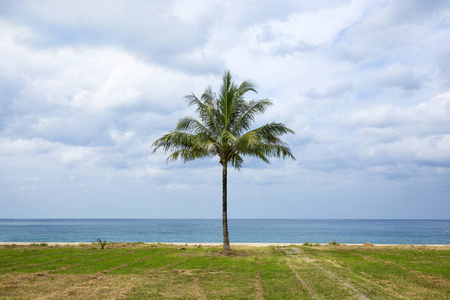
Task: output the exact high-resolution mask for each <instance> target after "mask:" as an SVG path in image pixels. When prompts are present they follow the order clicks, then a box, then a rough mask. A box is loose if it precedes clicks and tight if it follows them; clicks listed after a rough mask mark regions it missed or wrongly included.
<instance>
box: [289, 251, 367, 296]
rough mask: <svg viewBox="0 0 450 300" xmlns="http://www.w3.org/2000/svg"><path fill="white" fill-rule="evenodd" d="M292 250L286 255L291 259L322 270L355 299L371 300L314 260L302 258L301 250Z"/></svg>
mask: <svg viewBox="0 0 450 300" xmlns="http://www.w3.org/2000/svg"><path fill="white" fill-rule="evenodd" d="M290 249H292V250H291V251H285V253H288V255H289V256H290V257H293V258H294V259H301V260H302V261H304V262H306V263H309V264H311V265H313V266H314V267H315V268H317V269H319V270H321V271H322V272H323V273H324V274H325V275H326V276H327V277H328V278H330V279H331V280H333V281H334V282H338V283H340V284H341V285H343V286H344V287H345V288H346V289H347V290H348V291H349V292H350V293H351V294H352V295H353V296H355V297H357V298H359V299H364V300H368V299H369V298H368V297H367V296H366V295H365V294H363V293H362V292H360V291H359V290H358V289H356V288H355V287H354V286H353V285H351V284H350V283H349V282H347V281H346V280H344V279H342V278H341V277H339V276H337V275H336V274H334V273H333V272H331V271H329V270H327V269H325V268H323V267H322V266H320V265H319V264H317V263H315V261H314V260H312V259H310V258H308V257H301V256H299V254H300V253H302V251H301V250H300V249H298V248H295V247H293V248H290ZM290 268H291V269H292V270H293V267H292V266H290Z"/></svg>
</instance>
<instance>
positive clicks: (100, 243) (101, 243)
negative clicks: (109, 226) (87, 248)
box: [97, 239, 108, 250]
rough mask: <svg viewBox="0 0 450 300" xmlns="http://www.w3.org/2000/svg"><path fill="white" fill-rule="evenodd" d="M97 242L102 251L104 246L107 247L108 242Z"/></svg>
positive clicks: (99, 240)
mask: <svg viewBox="0 0 450 300" xmlns="http://www.w3.org/2000/svg"><path fill="white" fill-rule="evenodd" d="M97 242H98V244H99V245H100V248H101V249H102V250H103V249H105V246H106V245H108V242H107V241H106V240H105V241H102V240H101V239H97Z"/></svg>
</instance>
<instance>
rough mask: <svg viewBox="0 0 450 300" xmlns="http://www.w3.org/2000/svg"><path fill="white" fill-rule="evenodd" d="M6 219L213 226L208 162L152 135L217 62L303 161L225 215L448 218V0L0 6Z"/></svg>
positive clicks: (1, 177)
mask: <svg viewBox="0 0 450 300" xmlns="http://www.w3.org/2000/svg"><path fill="white" fill-rule="evenodd" d="M0 53H1V54H0V70H1V72H0V218H221V216H222V215H221V210H222V207H221V201H222V187H221V184H222V178H221V176H222V173H221V165H220V164H219V160H218V158H206V159H201V160H196V161H193V162H189V163H186V164H184V163H183V162H181V161H180V162H172V163H167V162H166V157H167V154H164V153H163V152H161V151H158V152H156V153H154V154H152V153H151V152H152V143H153V142H154V141H155V140H156V139H157V138H159V137H161V136H162V135H163V134H165V133H168V132H169V131H171V130H173V129H174V128H175V125H176V123H177V121H178V120H179V119H180V118H182V117H184V116H195V111H194V110H193V108H191V107H187V106H186V102H185V100H184V99H183V97H184V96H185V95H187V94H190V93H194V94H196V95H201V94H202V92H203V91H204V90H205V89H206V88H207V87H208V86H211V87H212V89H213V90H216V91H218V89H219V87H220V83H221V77H222V75H223V73H224V72H225V70H230V72H231V73H232V74H233V76H234V77H233V78H234V80H235V82H236V83H238V84H239V83H240V82H242V81H244V80H248V79H251V80H252V81H253V82H254V83H256V85H257V91H258V93H257V94H254V93H253V94H248V97H249V99H265V98H268V99H271V100H272V101H273V102H274V105H273V106H272V107H271V108H269V109H268V110H267V111H266V113H265V114H264V115H262V116H260V117H259V118H258V119H257V120H256V122H255V127H256V126H260V125H263V124H265V123H269V122H272V121H276V122H281V123H284V124H286V126H288V127H289V128H291V129H292V130H294V131H295V135H286V136H284V140H285V141H286V142H287V143H288V144H289V145H290V147H291V149H292V152H293V154H294V156H295V157H296V160H295V161H294V160H280V159H276V158H273V159H271V164H266V163H264V162H262V161H259V160H256V159H254V158H246V160H245V162H244V165H243V167H242V169H241V170H240V171H238V170H234V169H229V172H228V217H229V218H231V219H233V218H270V219H279V218H288V219H450V1H447V0H442V1H439V0H428V1H422V0H408V1H407V0H397V1H389V0H382V1H381V0H370V1H362V0H354V1H349V0H330V1H328V0H317V1H306V0H305V1H299V0H295V1H289V0H287V1H261V0H259V1H256V0H254V1H224V0H220V1H219V0H218V1H215V0H205V1H202V0H198V1H194V0H187V1H170V0H169V1H143V0H141V1H140V0H137V1H125V0H123V1H116V0H114V1H111V0H107V1H106V0H105V1H95V0H94V1H92V0H89V1H83V0H77V1H44V0H30V1H18V0H15V1H10V0H2V1H0Z"/></svg>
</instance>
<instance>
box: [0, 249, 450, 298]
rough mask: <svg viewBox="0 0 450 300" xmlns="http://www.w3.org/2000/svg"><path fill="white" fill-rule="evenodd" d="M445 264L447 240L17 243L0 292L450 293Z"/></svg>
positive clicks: (5, 259) (448, 263) (8, 254)
mask: <svg viewBox="0 0 450 300" xmlns="http://www.w3.org/2000/svg"><path fill="white" fill-rule="evenodd" d="M182 248H184V250H180V249H182ZM448 270H450V247H448V246H446V247H431V246H429V247H424V246H397V247H378V246H377V247H375V246H371V247H367V246H345V245H322V246H320V247H316V246H313V245H311V244H309V243H308V246H300V245H291V246H289V247H261V248H257V247H245V246H239V247H235V248H234V251H233V252H232V253H231V255H223V254H222V252H221V249H220V248H219V247H208V246H202V247H190V246H183V247H179V246H174V245H163V244H143V243H133V244H125V243H109V244H108V247H107V248H105V249H104V250H103V251H101V250H100V248H99V247H98V245H97V244H86V245H80V246H46V247H41V246H40V245H39V244H35V245H33V246H21V245H15V246H0V299H35V298H40V297H42V298H45V299H66V298H67V299H110V298H115V299H148V298H151V299H223V298H225V299H313V298H314V297H315V298H317V299H449V297H450V272H448Z"/></svg>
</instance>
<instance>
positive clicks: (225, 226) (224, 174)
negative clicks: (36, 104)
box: [222, 162, 230, 251]
mask: <svg viewBox="0 0 450 300" xmlns="http://www.w3.org/2000/svg"><path fill="white" fill-rule="evenodd" d="M227 165H228V164H227V163H226V162H224V163H223V164H222V166H223V171H222V192H223V195H222V196H223V198H222V224H223V250H225V251H228V250H230V238H229V237H228V219H227Z"/></svg>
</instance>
